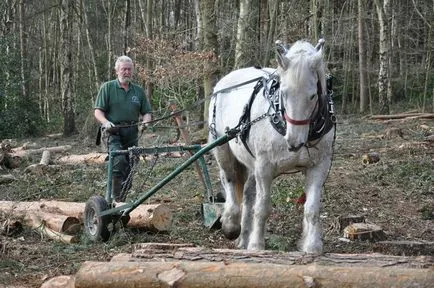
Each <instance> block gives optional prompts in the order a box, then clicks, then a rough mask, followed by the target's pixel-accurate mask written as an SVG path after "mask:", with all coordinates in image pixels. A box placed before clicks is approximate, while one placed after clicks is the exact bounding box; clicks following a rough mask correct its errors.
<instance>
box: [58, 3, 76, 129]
mask: <svg viewBox="0 0 434 288" xmlns="http://www.w3.org/2000/svg"><path fill="white" fill-rule="evenodd" d="M73 5H74V1H73V0H62V3H61V11H60V33H61V40H60V41H61V44H60V55H59V56H60V78H61V83H60V84H61V85H60V86H61V91H62V101H63V135H65V136H70V135H72V134H74V133H75V132H76V130H75V119H74V108H73V91H72V83H73V81H72V80H73V77H72V73H73V66H72V47H73V43H72V25H73V22H72V21H73V13H74V8H73Z"/></svg>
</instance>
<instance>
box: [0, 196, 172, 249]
mask: <svg viewBox="0 0 434 288" xmlns="http://www.w3.org/2000/svg"><path fill="white" fill-rule="evenodd" d="M123 204H124V203H119V205H123ZM85 205H86V203H78V202H62V201H44V200H42V201H35V202H12V201H0V213H2V214H3V215H5V216H6V217H5V218H6V219H7V220H6V221H5V222H4V223H3V225H2V231H3V233H4V234H6V235H13V234H15V230H16V229H20V227H22V225H23V224H24V225H27V226H29V227H32V228H34V229H38V230H39V231H40V232H41V233H42V234H43V235H46V236H47V237H48V238H50V239H53V240H56V241H61V242H64V243H76V242H78V239H79V238H78V235H79V233H80V232H81V230H82V226H83V221H84V218H83V217H84V215H83V212H84V209H85ZM130 217H131V219H130V221H129V222H128V224H127V227H130V228H140V229H144V230H148V231H154V232H155V231H167V230H169V229H170V226H171V224H172V212H171V211H170V209H169V208H168V207H167V206H166V205H164V204H149V205H144V204H142V205H139V206H138V207H137V208H136V209H134V210H133V211H132V212H131V213H130Z"/></svg>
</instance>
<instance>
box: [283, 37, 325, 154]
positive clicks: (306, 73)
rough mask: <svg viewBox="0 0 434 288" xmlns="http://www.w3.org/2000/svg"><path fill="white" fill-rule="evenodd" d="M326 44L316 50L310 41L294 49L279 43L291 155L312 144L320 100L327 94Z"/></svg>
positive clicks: (296, 44)
mask: <svg viewBox="0 0 434 288" xmlns="http://www.w3.org/2000/svg"><path fill="white" fill-rule="evenodd" d="M324 42H325V41H324V39H320V40H319V41H318V44H317V45H316V47H313V46H312V45H311V44H310V43H308V42H306V41H297V42H296V43H294V45H292V46H291V47H290V48H287V47H285V46H284V45H283V44H282V43H281V42H280V41H277V42H276V50H277V62H278V63H279V67H278V69H277V73H278V74H279V77H280V91H281V93H282V94H281V95H282V103H283V106H284V108H285V114H284V118H285V120H286V122H287V125H286V135H285V139H286V141H287V143H288V147H289V151H294V152H296V151H298V150H299V149H300V148H301V147H303V146H304V145H305V144H306V142H307V141H308V135H309V125H310V123H311V120H312V117H313V115H314V114H315V112H316V109H318V97H321V96H322V95H323V94H324V93H325V84H326V83H325V64H324Z"/></svg>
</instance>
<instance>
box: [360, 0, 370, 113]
mask: <svg viewBox="0 0 434 288" xmlns="http://www.w3.org/2000/svg"><path fill="white" fill-rule="evenodd" d="M363 3H364V1H363V0H358V16H359V17H358V20H359V21H358V34H359V81H360V84H359V87H360V109H359V111H360V112H361V113H363V112H366V110H367V109H368V103H369V102H368V100H369V99H368V95H367V93H366V71H367V69H366V68H367V65H366V44H365V32H364V25H365V23H364V22H365V12H364V7H363V5H364V4H363Z"/></svg>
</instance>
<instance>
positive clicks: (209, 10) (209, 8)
mask: <svg viewBox="0 0 434 288" xmlns="http://www.w3.org/2000/svg"><path fill="white" fill-rule="evenodd" d="M215 2H216V0H204V1H200V9H201V16H202V19H201V20H202V27H203V45H202V47H203V50H204V51H207V52H209V53H210V57H218V42H217V26H216V12H215V10H214V7H215ZM205 66H206V68H205V75H204V78H203V89H204V96H203V97H205V101H204V104H203V105H204V107H205V109H204V110H203V114H204V119H208V109H207V108H208V106H209V97H207V96H208V95H211V93H212V89H213V87H214V85H215V83H216V81H217V71H216V69H213V67H212V66H213V65H212V64H211V62H210V61H209V62H207V64H206V65H205Z"/></svg>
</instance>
